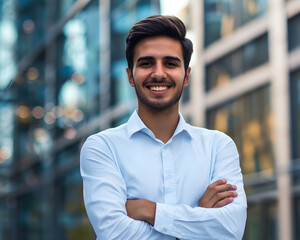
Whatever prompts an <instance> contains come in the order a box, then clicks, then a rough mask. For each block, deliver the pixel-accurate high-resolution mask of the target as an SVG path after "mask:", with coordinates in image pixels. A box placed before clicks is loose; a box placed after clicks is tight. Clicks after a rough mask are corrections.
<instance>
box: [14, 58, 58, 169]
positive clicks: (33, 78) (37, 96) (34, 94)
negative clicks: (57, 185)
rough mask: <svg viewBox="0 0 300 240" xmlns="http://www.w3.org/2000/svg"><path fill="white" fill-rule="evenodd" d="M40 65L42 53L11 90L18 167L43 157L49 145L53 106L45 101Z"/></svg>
mask: <svg viewBox="0 0 300 240" xmlns="http://www.w3.org/2000/svg"><path fill="white" fill-rule="evenodd" d="M44 65H45V55H44V54H41V55H40V56H39V57H38V58H37V59H36V61H35V62H34V63H33V64H32V65H31V66H30V67H29V68H28V69H27V70H26V71H25V72H24V74H23V75H22V76H20V77H19V78H18V79H17V80H16V83H15V84H14V86H13V89H12V91H13V92H14V94H15V97H16V101H17V102H18V105H17V106H16V109H15V112H14V113H15V117H16V121H15V139H16V140H15V144H16V145H15V149H14V150H15V152H16V154H17V155H16V156H15V159H17V160H18V164H19V166H20V167H21V166H23V165H24V166H25V165H27V164H29V163H31V162H33V161H36V160H37V159H39V158H40V157H42V156H44V154H45V153H46V152H47V151H49V150H50V148H51V146H52V134H51V132H50V129H49V126H50V125H51V124H53V123H54V122H55V118H56V115H55V113H54V111H55V109H54V108H53V107H51V106H48V105H47V104H46V102H45V98H46V90H47V91H48V92H49V91H50V89H49V88H48V86H47V87H46V83H45V73H44ZM50 92H51V91H50ZM45 164H46V161H45Z"/></svg>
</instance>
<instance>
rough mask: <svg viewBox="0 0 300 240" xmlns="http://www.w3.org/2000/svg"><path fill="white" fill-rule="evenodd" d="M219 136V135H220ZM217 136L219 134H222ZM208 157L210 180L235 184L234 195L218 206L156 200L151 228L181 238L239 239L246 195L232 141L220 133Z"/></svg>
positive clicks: (242, 228)
mask: <svg viewBox="0 0 300 240" xmlns="http://www.w3.org/2000/svg"><path fill="white" fill-rule="evenodd" d="M222 135H223V134H222ZM222 135H221V136H222ZM222 139H223V140H222V141H220V143H219V144H216V149H215V151H214V152H215V153H214V154H213V156H212V158H213V159H214V161H212V166H211V168H212V173H211V179H210V183H213V182H215V181H217V180H219V179H227V182H228V183H230V184H234V185H236V186H237V192H238V197H236V198H235V199H234V201H233V202H232V203H230V204H228V205H226V206H224V207H221V208H202V207H195V208H192V207H190V206H186V205H167V204H163V203H157V206H156V216H155V224H154V229H156V230H157V231H159V232H161V233H163V234H168V235H171V236H174V237H177V238H179V239H181V240H183V239H193V240H195V239H201V240H203V239H204V240H205V239H210V240H211V239H242V236H243V233H244V228H245V223H246V208H247V203H246V195H245V192H244V187H243V180H242V175H241V169H240V166H239V157H238V152H237V149H236V146H235V144H234V143H233V141H232V140H231V139H230V138H229V137H227V136H226V137H225V140H224V135H223V136H222Z"/></svg>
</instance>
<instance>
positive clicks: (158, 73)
mask: <svg viewBox="0 0 300 240" xmlns="http://www.w3.org/2000/svg"><path fill="white" fill-rule="evenodd" d="M151 78H153V79H156V80H162V79H166V72H165V68H164V66H163V64H162V63H160V62H158V63H156V64H155V66H154V67H153V71H152V73H151Z"/></svg>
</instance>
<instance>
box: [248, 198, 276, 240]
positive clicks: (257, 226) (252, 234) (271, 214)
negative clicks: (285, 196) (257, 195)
mask: <svg viewBox="0 0 300 240" xmlns="http://www.w3.org/2000/svg"><path fill="white" fill-rule="evenodd" d="M247 211H248V214H247V215H248V216H247V224H246V229H245V233H244V237H243V239H244V240H251V239H266V240H274V239H278V234H277V221H278V217H277V203H257V204H255V205H249V206H248V209H247Z"/></svg>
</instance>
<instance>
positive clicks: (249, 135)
mask: <svg viewBox="0 0 300 240" xmlns="http://www.w3.org/2000/svg"><path fill="white" fill-rule="evenodd" d="M207 119H208V124H207V125H208V127H209V128H211V129H217V130H220V131H222V132H225V133H227V134H228V135H229V136H230V137H232V138H233V140H234V141H235V143H236V145H237V148H238V150H239V154H240V161H241V167H242V171H243V173H244V174H248V173H254V172H260V171H264V170H271V171H272V170H273V168H274V159H273V154H272V128H273V114H272V112H271V106H270V89H269V86H266V87H263V88H260V89H257V90H255V91H253V92H250V93H248V94H246V95H244V96H241V97H239V98H237V99H234V100H232V101H230V102H228V103H226V104H224V105H222V106H219V107H216V108H215V109H211V110H209V111H208V114H207Z"/></svg>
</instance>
